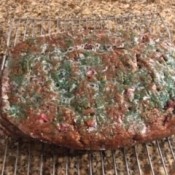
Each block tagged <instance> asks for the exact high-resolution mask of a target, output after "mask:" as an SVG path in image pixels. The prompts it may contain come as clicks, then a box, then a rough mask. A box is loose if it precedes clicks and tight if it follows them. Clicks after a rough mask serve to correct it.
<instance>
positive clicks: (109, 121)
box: [2, 31, 175, 150]
mask: <svg viewBox="0 0 175 175" xmlns="http://www.w3.org/2000/svg"><path fill="white" fill-rule="evenodd" d="M174 83H175V49H174V46H173V45H172V44H170V43H168V42H167V41H165V40H160V39H159V38H158V37H156V36H154V35H151V34H148V33H145V34H144V35H136V34H134V33H122V32H121V33H120V35H115V33H113V34H109V33H106V32H103V31H99V32H97V33H96V34H94V33H90V32H89V31H87V32H86V31H84V33H81V34H76V35H73V34H72V33H71V32H67V33H66V32H63V33H59V34H58V35H57V36H50V37H39V38H30V39H27V40H26V41H24V42H20V43H19V44H17V45H16V46H15V47H14V48H13V49H12V50H11V53H10V58H9V59H8V62H7V65H6V68H5V70H4V74H3V79H2V114H3V115H2V120H3V121H4V122H6V123H9V124H10V125H11V126H13V127H15V131H13V129H11V132H16V131H17V130H18V132H17V135H18V134H19V133H21V134H23V135H26V136H30V137H32V138H36V139H40V140H43V141H47V142H50V143H54V144H57V145H60V146H65V147H70V148H74V149H94V150H98V149H115V148H118V147H122V146H127V145H133V144H135V143H141V142H146V141H149V140H153V139H158V138H162V137H165V136H169V135H171V134H173V133H175V88H174ZM5 125H6V127H8V126H7V124H5ZM13 127H12V128H13Z"/></svg>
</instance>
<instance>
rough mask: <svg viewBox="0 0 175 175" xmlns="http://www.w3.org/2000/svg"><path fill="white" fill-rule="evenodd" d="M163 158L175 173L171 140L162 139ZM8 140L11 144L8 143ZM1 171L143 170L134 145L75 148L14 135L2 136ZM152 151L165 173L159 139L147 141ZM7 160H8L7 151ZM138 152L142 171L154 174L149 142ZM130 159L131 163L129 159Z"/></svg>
mask: <svg viewBox="0 0 175 175" xmlns="http://www.w3.org/2000/svg"><path fill="white" fill-rule="evenodd" d="M170 141H171V143H172V146H173V147H174V146H175V140H173V139H170ZM158 143H159V144H160V148H161V151H162V152H161V153H162V155H163V158H164V159H163V160H164V163H165V165H166V170H167V173H168V174H170V175H173V174H175V161H174V158H173V155H172V153H171V150H170V147H169V145H168V142H167V141H165V140H164V141H159V142H158ZM7 144H8V145H7ZM0 147H1V149H0V173H1V172H3V175H7V174H8V175H11V174H13V173H14V174H15V173H16V174H19V175H26V174H32V175H35V174H36V175H37V174H44V175H47V174H53V175H54V174H55V175H65V174H66V173H67V174H70V175H74V174H80V175H86V174H90V173H92V174H95V175H101V174H103V173H104V174H106V175H113V174H115V168H116V170H117V173H118V174H121V175H125V174H127V166H128V172H129V173H130V174H132V175H136V174H139V168H138V163H137V159H136V154H135V151H134V148H133V147H132V148H126V149H125V150H124V152H125V155H126V156H124V152H123V149H119V150H116V151H103V152H86V151H71V150H66V149H61V148H58V147H55V146H53V145H47V144H40V143H36V142H30V143H29V142H27V141H22V140H20V141H17V140H14V139H8V143H7V140H4V139H0ZM147 148H148V152H149V155H150V159H151V162H152V167H153V171H154V173H155V174H158V175H164V174H166V173H165V170H164V168H163V164H162V159H161V158H160V153H159V150H158V147H157V143H156V142H153V143H148V144H147ZM5 151H7V154H6V160H5V164H3V161H4V155H5ZM136 153H137V155H138V160H139V165H140V173H142V174H143V175H149V174H151V166H150V162H149V159H148V155H147V151H146V147H145V145H138V146H137V147H136ZM126 160H127V163H128V164H127V166H126V162H125V161H126Z"/></svg>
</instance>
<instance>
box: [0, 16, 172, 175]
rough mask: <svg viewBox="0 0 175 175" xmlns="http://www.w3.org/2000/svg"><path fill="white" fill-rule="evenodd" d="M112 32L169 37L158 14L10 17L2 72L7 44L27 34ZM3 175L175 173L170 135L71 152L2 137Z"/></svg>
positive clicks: (0, 157) (0, 167) (10, 44)
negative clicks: (108, 148)
mask: <svg viewBox="0 0 175 175" xmlns="http://www.w3.org/2000/svg"><path fill="white" fill-rule="evenodd" d="M101 29H103V31H106V32H108V33H109V34H113V32H115V33H116V32H118V31H120V30H121V29H122V31H123V30H126V31H127V30H133V31H136V32H138V33H140V34H142V33H145V32H150V33H154V34H157V35H159V36H160V39H161V38H164V39H165V38H167V40H171V33H170V31H169V29H168V26H167V25H166V23H165V21H164V20H163V19H162V18H161V16H160V15H159V14H147V15H142V16H136V15H128V14H127V15H123V16H119V17H114V16H108V17H103V18H98V17H94V18H90V19H89V18H86V19H81V20H80V19H70V20H69V19H68V20H61V19H56V20H55V19H29V18H27V19H13V20H10V22H9V31H8V32H7V49H6V51H5V54H4V57H3V59H2V64H1V72H2V70H3V68H4V65H5V61H6V59H8V52H9V48H10V47H13V46H14V45H16V44H17V43H18V42H20V41H22V40H25V39H26V38H29V37H37V36H46V35H56V34H57V33H58V32H60V31H66V30H69V31H70V30H71V31H75V32H82V31H83V30H89V31H91V32H96V31H98V30H101ZM0 173H1V175H7V174H10V175H11V174H12V175H35V174H36V175H38V174H39V175H49V174H51V175H69V174H70V175H75V174H77V175H81V174H82V175H86V174H89V175H93V174H94V175H113V174H114V175H120V174H121V175H125V174H127V175H137V174H138V175H149V174H152V175H157V174H160V175H164V174H165V175H168V174H170V175H173V174H175V139H174V136H172V137H170V138H164V139H162V140H156V141H153V142H150V143H146V144H140V145H136V146H134V147H130V148H123V149H117V150H113V151H73V150H68V149H65V148H60V147H57V146H55V145H49V144H45V143H40V142H35V141H27V140H23V139H18V140H17V139H14V138H10V137H7V136H2V137H1V138H0Z"/></svg>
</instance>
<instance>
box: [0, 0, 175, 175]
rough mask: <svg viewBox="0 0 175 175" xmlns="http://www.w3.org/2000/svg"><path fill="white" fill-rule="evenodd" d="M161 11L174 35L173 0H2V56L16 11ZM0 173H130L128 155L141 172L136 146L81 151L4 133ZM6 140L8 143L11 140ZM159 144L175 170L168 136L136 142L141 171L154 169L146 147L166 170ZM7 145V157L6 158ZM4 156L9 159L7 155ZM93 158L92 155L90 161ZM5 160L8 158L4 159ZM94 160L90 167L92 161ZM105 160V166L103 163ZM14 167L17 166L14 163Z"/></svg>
mask: <svg viewBox="0 0 175 175" xmlns="http://www.w3.org/2000/svg"><path fill="white" fill-rule="evenodd" d="M150 11H151V12H159V13H160V14H161V16H163V17H164V18H165V21H166V23H167V25H168V26H169V27H170V29H171V32H172V34H173V40H174V30H175V29H174V28H173V26H174V24H175V18H174V15H175V3H174V2H173V1H169V0H152V1H151V0H140V1H139V2H137V1H135V0H118V1H117V0H116V1H115V0H110V1H108V0H104V1H102V0H83V1H80V0H70V1H63V0H52V1H51V0H38V1H36V0H8V1H6V0H1V2H0V55H1V56H0V58H2V55H3V53H4V50H5V41H6V37H7V30H8V20H9V19H10V18H14V17H18V18H22V17H30V18H31V17H32V18H57V17H59V18H62V19H65V18H72V17H80V18H82V17H92V16H94V15H97V16H99V17H100V16H102V15H118V14H123V13H125V12H132V13H136V14H139V13H141V12H150ZM0 135H1V136H0V148H1V149H0V173H1V172H2V171H3V172H4V175H6V174H9V175H11V174H13V173H16V174H19V175H23V174H24V175H26V174H27V173H29V174H32V175H35V174H36V175H37V174H40V173H42V172H43V174H46V175H47V174H54V173H55V174H59V175H65V174H66V173H68V174H70V175H73V174H80V175H81V174H82V175H86V174H90V171H92V174H95V175H98V174H99V175H101V174H103V172H104V173H105V174H106V175H113V174H115V168H116V169H117V172H118V174H121V175H125V174H127V166H126V160H127V162H128V168H129V170H128V171H129V172H130V174H133V175H136V174H139V168H138V162H137V159H136V154H135V150H134V147H132V148H125V153H126V156H124V154H123V149H118V150H116V151H103V152H99V151H98V152H92V153H89V152H86V151H85V152H84V151H83V152H82V151H70V150H66V149H61V148H58V147H55V146H53V145H47V144H40V143H37V142H30V143H29V142H28V141H24V140H19V141H17V140H15V139H8V142H7V139H4V136H2V134H0ZM170 141H171V144H172V147H173V151H174V149H175V139H173V138H171V139H170ZM7 143H8V145H7ZM157 143H159V144H160V148H161V151H162V152H161V153H162V155H163V158H164V159H163V160H164V163H165V165H166V170H167V171H168V173H169V174H170V175H173V174H175V157H173V156H174V155H175V152H174V155H173V154H172V152H171V149H170V146H169V144H168V143H169V142H168V141H166V140H163V141H159V142H152V143H148V144H147V148H148V152H147V149H146V147H145V145H137V146H136V152H137V155H138V159H139V165H140V171H141V173H142V174H143V175H149V174H151V166H150V163H149V159H148V153H149V155H150V159H151V160H152V166H153V169H154V172H155V174H160V175H164V174H165V171H164V168H163V163H162V159H161V156H160V152H159V151H160V150H159V149H158V147H157ZM5 151H7V155H6V159H4V155H5ZM4 160H5V161H4ZM90 160H91V161H90ZM4 162H5V163H4ZM90 165H91V166H92V169H90V167H91V166H90ZM102 165H103V166H104V169H103V168H102ZM15 167H16V169H15Z"/></svg>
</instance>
